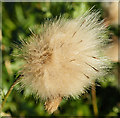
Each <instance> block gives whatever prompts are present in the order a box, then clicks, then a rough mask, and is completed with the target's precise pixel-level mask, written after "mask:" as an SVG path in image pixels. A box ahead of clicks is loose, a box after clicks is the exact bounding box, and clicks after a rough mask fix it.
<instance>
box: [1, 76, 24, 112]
mask: <svg viewBox="0 0 120 118" xmlns="http://www.w3.org/2000/svg"><path fill="white" fill-rule="evenodd" d="M21 78H22V75H19V76H18V77H17V79H16V80H15V81H14V83H13V84H12V85H11V87H10V88H9V90H8V92H7V94H6V95H5V97H4V100H3V101H2V104H1V107H0V111H2V109H3V107H4V104H5V103H6V101H7V98H8V96H9V95H10V93H11V92H12V90H13V88H14V86H15V85H17V84H18V83H19V80H20V79H21Z"/></svg>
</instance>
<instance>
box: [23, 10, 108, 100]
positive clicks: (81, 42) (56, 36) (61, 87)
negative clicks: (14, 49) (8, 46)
mask: <svg viewBox="0 0 120 118" xmlns="http://www.w3.org/2000/svg"><path fill="white" fill-rule="evenodd" d="M99 18H100V12H99V11H98V12H95V11H87V12H86V13H85V14H84V15H83V16H81V17H78V18H76V19H69V20H65V19H64V18H59V19H58V20H55V21H53V22H47V23H45V24H44V25H43V27H42V29H43V31H42V32H41V33H40V34H36V35H35V34H33V35H32V36H31V38H30V40H28V41H25V42H24V41H22V47H21V51H22V54H21V55H22V57H23V58H24V60H25V62H26V63H25V65H24V66H23V67H22V70H21V73H22V75H23V76H24V78H23V79H22V80H21V82H22V85H23V86H24V87H28V88H29V89H30V90H31V92H32V93H35V94H36V95H37V96H38V97H40V98H41V99H43V100H44V99H53V98H57V97H66V98H67V97H69V96H72V97H77V96H79V95H81V94H82V93H84V92H85V89H86V88H87V87H89V86H90V85H91V84H92V82H93V81H94V80H95V79H96V78H98V77H99V76H100V75H103V74H104V68H106V59H105V57H104V56H101V52H102V50H103V49H102V48H103V45H104V43H105V42H106V28H105V26H104V24H103V21H99Z"/></svg>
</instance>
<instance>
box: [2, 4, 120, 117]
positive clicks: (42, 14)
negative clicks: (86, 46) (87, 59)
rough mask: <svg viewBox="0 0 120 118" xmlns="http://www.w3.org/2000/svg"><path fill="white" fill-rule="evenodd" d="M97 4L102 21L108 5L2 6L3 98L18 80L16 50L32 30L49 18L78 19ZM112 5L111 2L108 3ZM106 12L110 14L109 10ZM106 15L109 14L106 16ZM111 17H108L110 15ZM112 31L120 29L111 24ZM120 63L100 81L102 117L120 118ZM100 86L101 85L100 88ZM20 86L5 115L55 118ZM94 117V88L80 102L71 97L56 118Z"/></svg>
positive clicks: (7, 105)
mask: <svg viewBox="0 0 120 118" xmlns="http://www.w3.org/2000/svg"><path fill="white" fill-rule="evenodd" d="M93 5H95V7H94V9H96V10H97V9H99V10H101V15H102V17H101V19H103V18H104V17H105V15H106V14H107V12H106V11H107V10H106V9H105V8H104V3H99V2H97V3H94V2H90V3H88V2H83V3H82V2H80V3H79V2H76V3H75V2H74V3H72V2H69V3H68V2H64V3H61V2H59V3H57V2H52V3H49V2H46V3H42V2H40V3H32V2H31V3H30V2H28V3H22V2H21V3H14V2H13V3H12V2H11V3H2V36H3V37H2V47H1V49H2V92H1V95H2V98H4V95H5V94H6V93H7V91H8V89H9V87H10V86H11V85H12V83H13V82H14V81H15V78H16V75H17V72H18V71H19V66H20V65H21V63H22V62H21V60H19V59H15V58H14V57H13V56H12V55H11V54H14V51H16V48H15V47H14V46H13V44H14V43H17V44H19V43H20V41H19V39H20V37H22V38H27V37H28V36H29V35H30V31H29V30H28V28H29V27H32V26H34V25H36V24H38V25H41V24H42V23H44V22H45V20H46V19H50V18H55V17H56V16H60V15H62V16H64V17H65V18H76V17H77V16H80V15H82V14H83V13H84V12H85V11H86V10H88V9H90V8H91V7H92V6H93ZM108 5H109V3H108ZM105 10H106V11H105ZM105 13H106V14H105ZM107 17H108V16H107ZM109 25H110V27H109V32H110V36H111V34H112V36H113V35H115V36H116V37H118V31H117V30H118V27H117V26H116V25H114V24H110V23H109ZM118 66H119V63H118V62H117V61H115V62H113V64H112V68H111V73H109V74H108V75H107V76H106V77H102V78H101V80H102V81H100V82H98V81H96V83H97V86H96V96H97V106H98V113H99V116H101V115H105V116H120V90H119V85H118V82H119V80H118V71H117V70H118ZM99 85H100V86H99ZM19 86H20V85H17V86H16V87H15V88H14V90H13V91H12V93H11V94H10V96H9V98H8V99H7V102H6V104H5V106H4V109H3V114H4V115H5V116H6V115H10V116H51V115H49V114H48V113H47V112H46V111H45V110H44V104H43V102H42V101H41V100H35V99H34V95H31V93H30V91H29V90H22V91H21V92H20V91H18V88H19ZM54 115H55V116H93V115H94V111H93V105H92V97H91V89H90V90H88V93H86V94H84V95H82V96H81V97H80V99H79V100H74V99H73V98H70V99H68V100H63V101H62V103H61V105H60V106H59V108H58V110H57V111H56V112H55V113H54V114H52V116H54Z"/></svg>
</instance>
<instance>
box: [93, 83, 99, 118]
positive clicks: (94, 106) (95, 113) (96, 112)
mask: <svg viewBox="0 0 120 118" xmlns="http://www.w3.org/2000/svg"><path fill="white" fill-rule="evenodd" d="M92 105H93V111H94V115H95V116H98V108H97V99H96V90H95V83H94V84H93V85H92Z"/></svg>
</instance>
